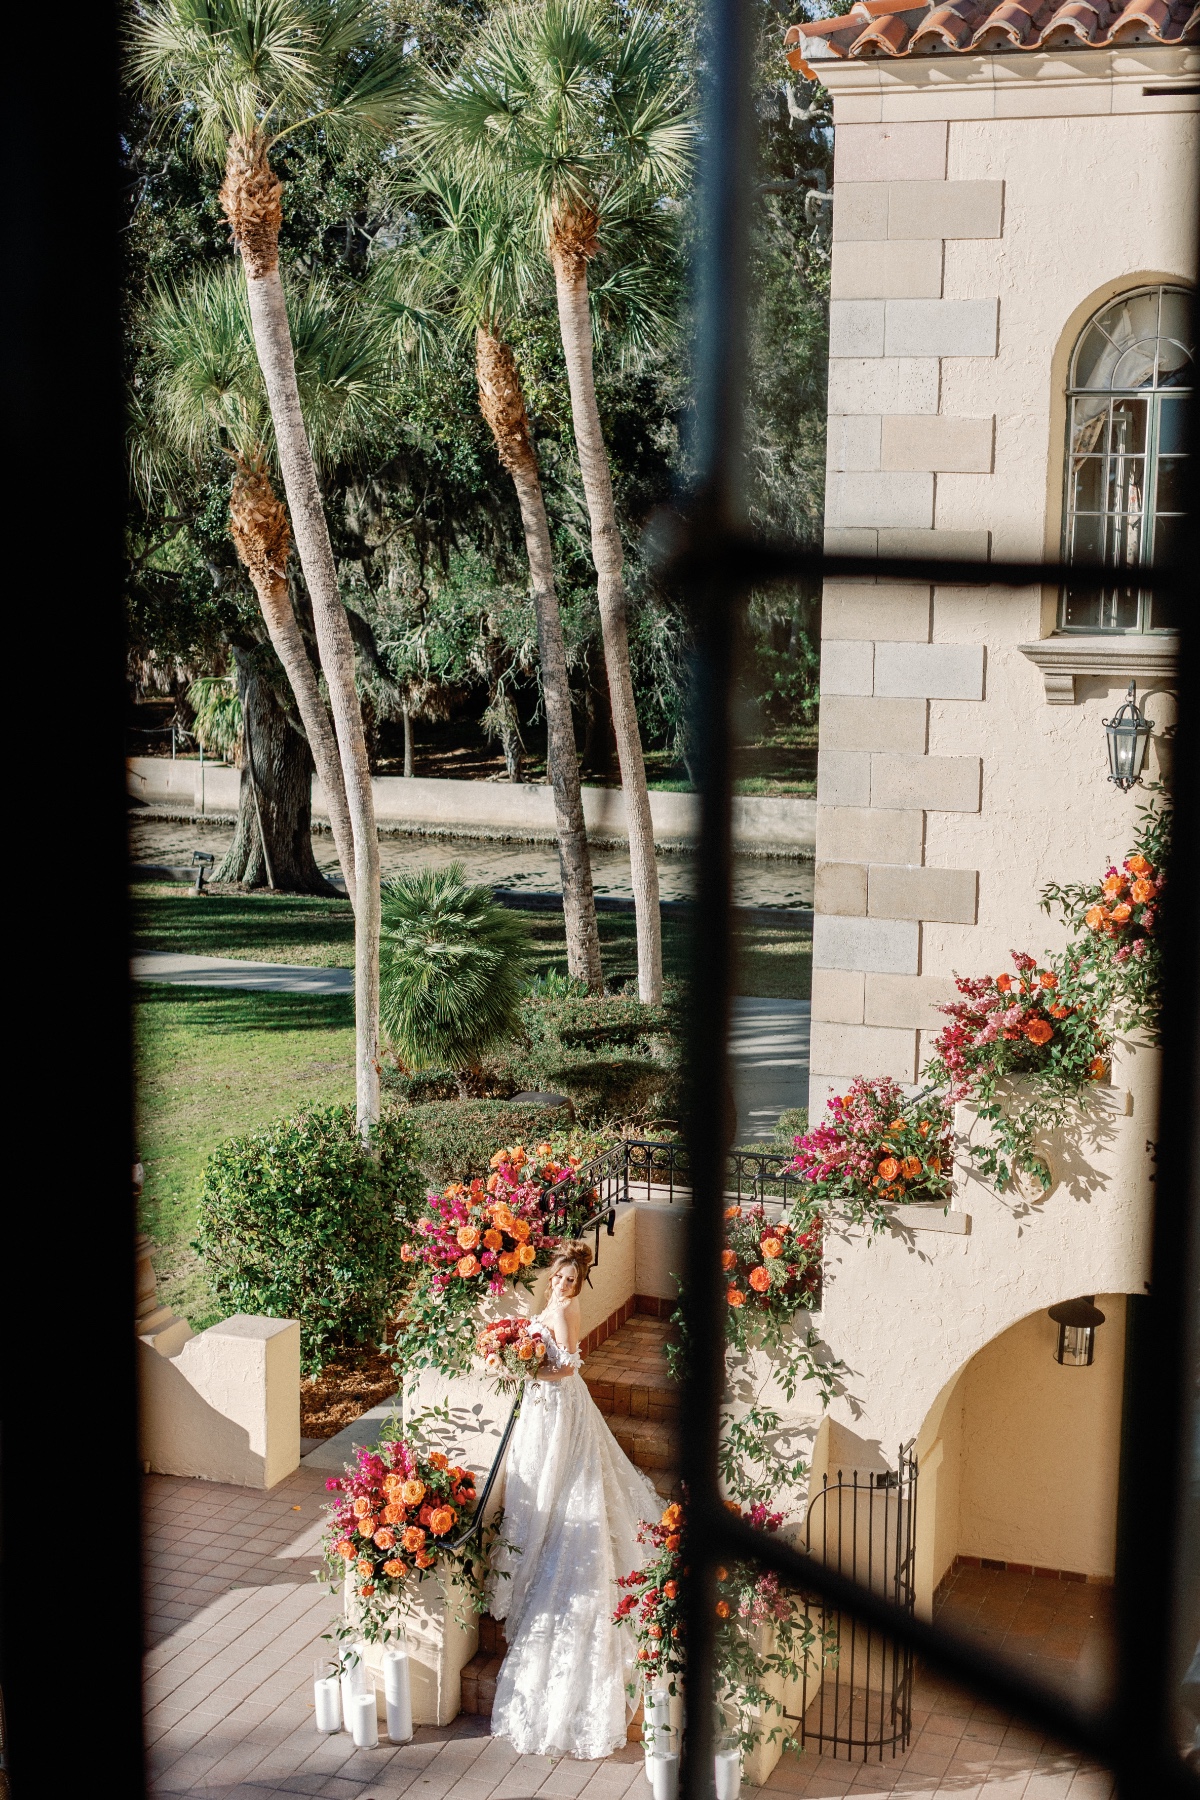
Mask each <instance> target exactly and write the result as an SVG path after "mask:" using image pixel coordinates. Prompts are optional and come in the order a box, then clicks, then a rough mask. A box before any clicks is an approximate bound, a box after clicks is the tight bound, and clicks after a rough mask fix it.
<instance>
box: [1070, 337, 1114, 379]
mask: <svg viewBox="0 0 1200 1800" xmlns="http://www.w3.org/2000/svg"><path fill="white" fill-rule="evenodd" d="M1106 356H1107V358H1108V362H1109V366H1110V367H1111V364H1112V360H1113V348H1112V345H1111V343H1110V342H1109V339H1108V337H1107V336H1106V334H1105V333H1104V332H1103V331H1102V330H1101V329H1100V327H1099V325H1098V324H1096V325H1089V326H1088V329H1087V331H1086V332H1085V334H1084V336H1083V339H1082V341H1081V343H1080V345H1079V349H1078V350H1077V351H1076V353H1075V371H1074V384H1075V386H1076V387H1103V386H1105V385H1106V383H1105V381H1104V377H1103V376H1102V375H1101V374H1100V372H1099V371H1100V367H1101V363H1102V360H1103V359H1104V358H1105V357H1106Z"/></svg>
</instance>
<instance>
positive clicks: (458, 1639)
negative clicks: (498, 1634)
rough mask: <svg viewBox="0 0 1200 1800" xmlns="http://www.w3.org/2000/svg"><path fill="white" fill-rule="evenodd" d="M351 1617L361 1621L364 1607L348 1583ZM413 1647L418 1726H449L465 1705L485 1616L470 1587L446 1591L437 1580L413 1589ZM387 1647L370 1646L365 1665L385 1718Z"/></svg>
mask: <svg viewBox="0 0 1200 1800" xmlns="http://www.w3.org/2000/svg"><path fill="white" fill-rule="evenodd" d="M345 1611H346V1618H347V1621H348V1623H349V1624H350V1625H351V1626H354V1625H355V1624H356V1622H357V1618H356V1615H357V1612H358V1607H357V1604H356V1603H355V1601H354V1599H353V1598H352V1596H351V1594H350V1591H349V1583H347V1585H346V1602H345ZM398 1623H402V1626H403V1631H404V1636H405V1639H406V1641H407V1645H408V1672H409V1681H410V1684H411V1688H412V1717H413V1724H414V1725H449V1724H450V1723H451V1721H452V1720H454V1719H456V1718H457V1717H458V1715H459V1712H460V1710H461V1707H462V1672H463V1670H464V1668H465V1667H466V1665H467V1664H468V1663H469V1662H470V1660H471V1658H472V1657H473V1656H474V1655H475V1652H476V1651H477V1650H478V1648H479V1614H478V1613H477V1612H476V1611H475V1610H474V1607H473V1606H472V1604H471V1599H470V1596H469V1595H468V1594H467V1593H466V1592H465V1590H464V1589H462V1588H460V1587H456V1586H454V1585H452V1584H450V1585H448V1587H447V1588H446V1589H443V1586H442V1583H441V1582H440V1580H438V1579H437V1578H436V1577H431V1578H429V1579H427V1580H425V1581H423V1582H421V1583H420V1584H419V1586H418V1587H416V1588H415V1589H414V1590H413V1595H412V1598H411V1600H410V1602H409V1609H408V1611H407V1613H405V1614H404V1615H403V1618H402V1620H400V1619H398ZM384 1648H385V1646H384V1645H383V1644H367V1645H366V1655H365V1657H364V1661H365V1663H366V1667H367V1670H368V1672H369V1673H370V1676H371V1679H372V1681H373V1682H374V1684H375V1702H376V1707H377V1710H378V1714H379V1717H380V1718H381V1719H386V1718H387V1707H386V1705H385V1701H384V1691H383V1652H384Z"/></svg>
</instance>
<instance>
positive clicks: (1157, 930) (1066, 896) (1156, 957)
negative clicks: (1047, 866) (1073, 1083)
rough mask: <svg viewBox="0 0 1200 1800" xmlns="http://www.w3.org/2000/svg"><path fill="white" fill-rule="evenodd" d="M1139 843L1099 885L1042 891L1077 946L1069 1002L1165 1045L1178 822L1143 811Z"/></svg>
mask: <svg viewBox="0 0 1200 1800" xmlns="http://www.w3.org/2000/svg"><path fill="white" fill-rule="evenodd" d="M1141 813H1142V824H1141V829H1140V831H1139V833H1138V839H1137V843H1136V845H1135V847H1134V849H1133V850H1131V851H1130V853H1129V855H1128V856H1127V857H1125V858H1124V860H1123V861H1122V862H1121V864H1120V866H1119V867H1118V866H1117V865H1116V864H1115V863H1110V864H1109V866H1108V868H1107V869H1106V870H1105V872H1104V876H1103V878H1102V879H1101V880H1100V881H1098V882H1091V883H1082V884H1075V885H1070V886H1066V887H1060V886H1059V885H1058V884H1057V883H1052V884H1051V885H1050V886H1049V887H1046V888H1043V889H1042V907H1043V910H1044V911H1046V912H1050V911H1051V910H1052V909H1055V908H1056V909H1057V910H1058V911H1059V912H1061V914H1062V915H1063V918H1064V920H1065V921H1066V923H1067V924H1068V925H1069V926H1070V928H1071V932H1072V934H1073V935H1074V937H1075V938H1076V939H1077V942H1075V943H1073V944H1072V945H1071V946H1070V948H1069V949H1068V950H1067V952H1066V954H1065V956H1064V957H1063V958H1062V993H1063V998H1064V999H1071V1000H1077V1001H1081V1002H1086V1003H1087V1004H1088V1005H1089V1006H1090V1008H1091V1009H1092V1011H1093V1012H1095V1013H1097V1014H1098V1015H1099V1016H1100V1017H1101V1018H1103V1019H1104V1021H1105V1023H1106V1024H1107V1025H1108V1026H1109V1027H1110V1028H1111V1030H1112V1031H1113V1032H1114V1033H1115V1032H1126V1031H1127V1032H1133V1033H1140V1034H1141V1035H1142V1036H1143V1037H1144V1038H1146V1039H1147V1040H1148V1041H1149V1042H1151V1043H1156V1042H1157V1041H1158V1025H1159V1015H1160V1013H1161V1010H1162V948H1161V935H1162V934H1161V927H1162V919H1161V908H1162V904H1163V890H1164V888H1165V887H1166V875H1165V873H1164V870H1165V865H1166V861H1167V857H1168V854H1169V850H1170V826H1171V814H1170V812H1169V811H1168V810H1167V809H1166V808H1165V807H1163V806H1161V805H1155V804H1153V803H1152V804H1151V805H1150V806H1146V807H1142V808H1141Z"/></svg>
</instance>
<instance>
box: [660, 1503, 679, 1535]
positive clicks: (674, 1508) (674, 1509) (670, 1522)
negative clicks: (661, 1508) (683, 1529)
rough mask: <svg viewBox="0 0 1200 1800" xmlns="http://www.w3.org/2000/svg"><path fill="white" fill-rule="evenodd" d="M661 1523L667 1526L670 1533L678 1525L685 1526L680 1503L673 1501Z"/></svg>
mask: <svg viewBox="0 0 1200 1800" xmlns="http://www.w3.org/2000/svg"><path fill="white" fill-rule="evenodd" d="M659 1523H660V1525H665V1526H666V1528H667V1530H668V1531H674V1530H675V1527H676V1526H677V1525H682V1524H683V1508H682V1506H680V1505H679V1502H678V1501H672V1503H671V1505H670V1506H668V1508H667V1510H666V1512H665V1513H664V1514H663V1516H662V1518H661V1519H660V1520H659Z"/></svg>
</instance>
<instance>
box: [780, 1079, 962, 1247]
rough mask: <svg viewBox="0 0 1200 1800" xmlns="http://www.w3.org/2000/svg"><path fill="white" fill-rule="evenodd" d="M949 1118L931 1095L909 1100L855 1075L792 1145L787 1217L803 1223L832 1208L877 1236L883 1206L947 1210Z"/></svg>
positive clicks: (891, 1087) (894, 1088)
mask: <svg viewBox="0 0 1200 1800" xmlns="http://www.w3.org/2000/svg"><path fill="white" fill-rule="evenodd" d="M953 1164H954V1158H953V1154H952V1149H951V1117H950V1114H949V1113H948V1111H947V1109H946V1106H945V1103H944V1101H943V1100H942V1099H940V1098H939V1097H938V1096H937V1095H936V1094H924V1095H919V1096H918V1097H917V1098H916V1099H915V1100H910V1099H909V1098H908V1097H907V1096H906V1095H905V1093H904V1091H903V1089H902V1088H901V1087H900V1086H899V1084H898V1083H897V1082H895V1081H891V1080H889V1079H887V1078H884V1077H881V1078H879V1079H876V1080H868V1079H867V1078H866V1077H865V1076H861V1075H860V1076H858V1077H857V1078H856V1079H855V1080H854V1081H853V1082H851V1084H850V1088H849V1091H848V1092H847V1093H845V1094H840V1095H837V1096H835V1097H834V1098H833V1099H832V1100H830V1102H829V1107H828V1110H827V1112H826V1115H825V1119H824V1120H823V1122H822V1123H821V1124H820V1125H817V1126H815V1127H814V1128H813V1129H812V1130H811V1131H808V1132H806V1133H805V1134H804V1136H803V1137H799V1138H797V1139H796V1158H795V1161H794V1163H793V1164H792V1169H793V1172H794V1173H795V1174H796V1175H798V1176H799V1177H800V1179H801V1180H802V1181H803V1182H804V1184H805V1196H804V1199H803V1200H802V1201H801V1202H799V1204H798V1205H797V1207H796V1208H795V1209H794V1212H793V1216H794V1217H795V1218H796V1219H797V1222H798V1223H800V1224H803V1223H804V1222H806V1221H807V1220H808V1219H809V1218H812V1217H814V1216H819V1215H820V1214H821V1213H826V1214H828V1213H829V1212H830V1211H831V1210H832V1209H834V1208H836V1209H837V1211H838V1213H839V1214H840V1215H841V1216H844V1217H846V1218H849V1219H850V1220H852V1221H853V1222H854V1223H856V1224H863V1223H865V1222H868V1221H869V1222H870V1223H871V1224H872V1225H873V1227H874V1228H875V1229H879V1228H880V1227H881V1226H882V1224H883V1221H884V1218H885V1214H884V1213H883V1211H882V1208H883V1207H884V1206H885V1205H888V1204H896V1203H900V1204H909V1205H911V1204H913V1203H917V1202H919V1203H922V1204H925V1205H933V1206H948V1205H949V1203H950V1189H951V1178H952V1172H953Z"/></svg>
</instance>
